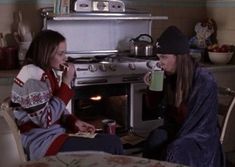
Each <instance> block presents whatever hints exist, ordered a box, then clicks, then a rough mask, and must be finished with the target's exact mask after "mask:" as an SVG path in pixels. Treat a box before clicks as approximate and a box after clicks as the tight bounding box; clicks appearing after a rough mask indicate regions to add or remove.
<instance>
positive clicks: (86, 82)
mask: <svg viewBox="0 0 235 167" xmlns="http://www.w3.org/2000/svg"><path fill="white" fill-rule="evenodd" d="M107 82H108V80H107V79H94V80H85V81H77V84H97V83H107Z"/></svg>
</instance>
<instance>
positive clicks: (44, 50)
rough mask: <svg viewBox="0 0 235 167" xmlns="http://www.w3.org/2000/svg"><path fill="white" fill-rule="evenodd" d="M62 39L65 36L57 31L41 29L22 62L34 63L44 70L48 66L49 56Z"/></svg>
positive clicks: (63, 39)
mask: <svg viewBox="0 0 235 167" xmlns="http://www.w3.org/2000/svg"><path fill="white" fill-rule="evenodd" d="M64 41H65V37H64V36H63V35H62V34H60V33H59V32H56V31H53V30H42V31H41V32H39V33H38V34H37V35H36V36H35V38H34V39H33V41H32V42H31V44H30V46H29V49H28V51H27V53H26V56H25V61H24V64H34V65H36V66H38V67H40V68H42V69H44V70H45V69H47V68H49V67H50V64H49V58H50V57H51V56H52V55H53V54H54V52H55V50H56V48H57V47H58V45H59V43H61V42H64Z"/></svg>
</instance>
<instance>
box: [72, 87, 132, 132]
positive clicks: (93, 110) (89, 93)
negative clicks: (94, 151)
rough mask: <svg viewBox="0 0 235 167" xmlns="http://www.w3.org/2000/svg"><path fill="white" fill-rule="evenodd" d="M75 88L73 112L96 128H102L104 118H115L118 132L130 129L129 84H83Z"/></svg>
mask: <svg viewBox="0 0 235 167" xmlns="http://www.w3.org/2000/svg"><path fill="white" fill-rule="evenodd" d="M74 90H75V92H76V93H75V98H74V99H73V102H72V106H73V112H74V114H75V115H76V116H77V117H78V118H79V119H81V120H84V121H87V122H89V123H91V124H93V125H95V127H96V128H102V124H101V121H102V120H103V119H114V120H115V121H116V122H117V129H116V131H117V133H122V132H125V131H127V130H128V129H129V117H130V113H129V111H130V109H129V108H130V105H129V101H130V99H129V90H130V86H129V84H109V85H92V86H81V87H76V88H75V89H74Z"/></svg>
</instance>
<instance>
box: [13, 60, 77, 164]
mask: <svg viewBox="0 0 235 167" xmlns="http://www.w3.org/2000/svg"><path fill="white" fill-rule="evenodd" d="M72 96H73V91H72V90H71V89H70V88H69V86H67V85H66V84H64V83H61V84H60V85H59V82H58V79H57V78H56V73H55V72H54V71H53V70H51V71H43V70H42V69H40V68H39V67H37V66H35V65H32V64H30V65H26V66H24V67H23V68H22V69H21V70H20V72H19V73H18V75H17V76H16V77H15V79H14V83H13V86H12V92H11V101H12V103H13V104H14V106H15V110H14V116H15V118H16V122H17V125H18V127H19V129H20V132H21V139H22V144H23V147H24V149H25V152H26V153H27V155H28V158H29V159H30V160H36V159H40V158H42V157H43V156H45V155H53V154H56V153H57V152H58V150H59V149H60V146H61V145H62V144H63V143H64V141H65V140H66V138H67V137H68V135H67V134H66V130H69V129H70V130H71V131H73V132H76V131H77V130H78V129H76V127H75V125H74V123H75V121H76V118H75V117H74V116H73V115H71V114H70V113H69V112H68V110H67V109H66V105H67V103H68V102H69V100H70V99H71V98H72ZM66 124H67V125H66ZM65 127H68V128H69V129H66V128H65Z"/></svg>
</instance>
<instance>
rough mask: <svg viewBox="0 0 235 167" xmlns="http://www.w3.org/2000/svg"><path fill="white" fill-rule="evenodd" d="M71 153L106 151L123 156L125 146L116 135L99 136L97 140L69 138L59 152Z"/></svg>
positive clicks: (96, 137)
mask: <svg viewBox="0 0 235 167" xmlns="http://www.w3.org/2000/svg"><path fill="white" fill-rule="evenodd" d="M69 151H104V152H107V153H111V154H123V146H122V143H121V140H120V139H119V137H118V136H116V135H109V134H97V135H96V136H95V138H84V137H69V138H68V139H67V140H66V141H65V142H64V144H63V146H62V147H61V149H60V151H59V152H69Z"/></svg>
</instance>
